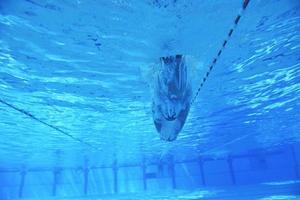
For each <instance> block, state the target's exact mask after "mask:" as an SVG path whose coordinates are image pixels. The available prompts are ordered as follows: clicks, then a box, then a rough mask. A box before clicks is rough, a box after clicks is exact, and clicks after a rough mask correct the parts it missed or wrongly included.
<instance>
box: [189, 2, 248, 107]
mask: <svg viewBox="0 0 300 200" xmlns="http://www.w3.org/2000/svg"><path fill="white" fill-rule="evenodd" d="M249 2H250V0H243V5H242V8H241V10H240V12H239V14H237V15H236V17H235V19H234V24H233V27H232V28H230V29H229V31H228V34H227V36H226V39H225V40H224V42H223V44H222V46H221V48H220V49H219V51H218V53H217V55H216V56H215V57H214V58H213V60H212V62H211V64H210V65H209V67H208V70H207V71H206V74H205V75H204V78H203V79H202V81H201V84H200V86H199V88H198V89H197V92H196V94H195V96H194V97H193V99H192V101H191V105H192V104H193V103H194V102H195V100H196V98H197V96H198V95H199V93H200V91H201V89H202V88H203V85H204V83H205V82H206V80H207V78H208V76H209V75H210V73H211V71H212V69H213V68H214V67H215V65H216V64H217V61H218V59H219V58H220V56H221V54H222V52H223V50H224V49H225V47H226V45H227V44H228V41H229V39H230V38H231V36H232V33H233V32H234V31H235V29H236V27H237V25H238V23H239V22H240V19H241V17H242V16H243V14H244V12H245V10H246V8H247V6H248V4H249Z"/></svg>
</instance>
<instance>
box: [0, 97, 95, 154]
mask: <svg viewBox="0 0 300 200" xmlns="http://www.w3.org/2000/svg"><path fill="white" fill-rule="evenodd" d="M0 103H2V104H4V105H6V106H8V107H10V108H12V109H13V110H15V111H18V112H19V113H22V114H24V115H26V116H27V117H29V118H31V119H33V120H35V121H37V122H39V123H41V124H43V125H45V126H48V127H50V128H51V129H54V130H56V131H58V132H60V133H62V134H63V135H66V136H68V137H69V138H71V139H73V140H75V141H77V142H79V143H82V144H84V145H87V146H89V147H91V148H93V149H96V150H99V148H98V147H96V146H94V145H92V144H90V143H88V142H85V141H84V140H82V139H80V138H77V137H75V136H73V135H72V134H70V133H67V132H66V131H64V130H62V129H60V128H58V127H56V126H54V125H52V124H49V123H47V122H45V121H43V120H41V119H39V118H37V117H35V116H34V115H33V114H31V113H29V112H28V111H25V110H23V109H21V108H18V107H16V106H14V105H12V104H10V103H8V102H6V101H4V100H2V99H0Z"/></svg>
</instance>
